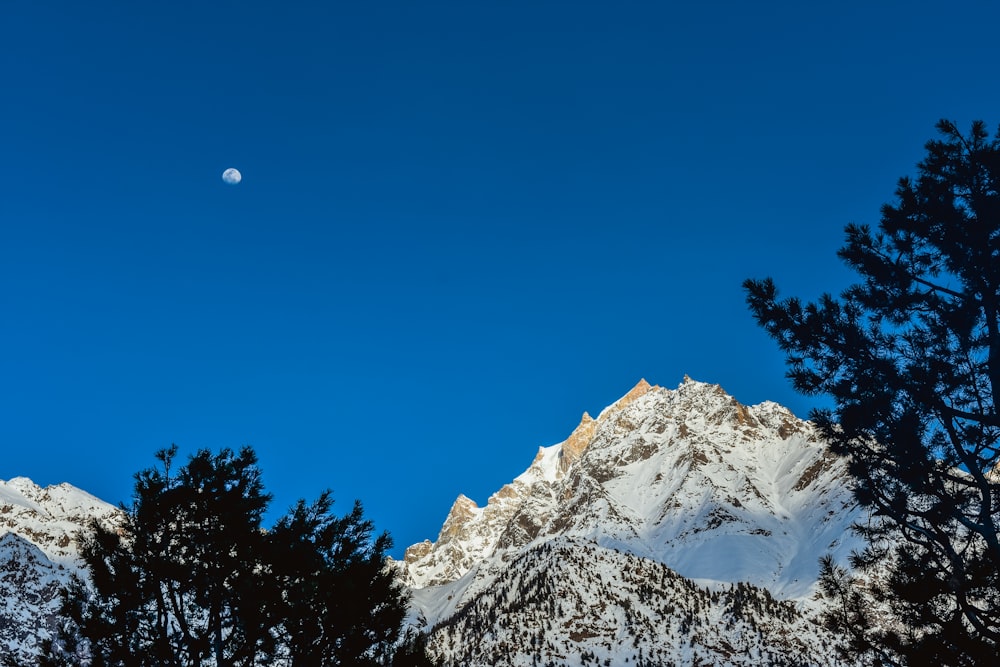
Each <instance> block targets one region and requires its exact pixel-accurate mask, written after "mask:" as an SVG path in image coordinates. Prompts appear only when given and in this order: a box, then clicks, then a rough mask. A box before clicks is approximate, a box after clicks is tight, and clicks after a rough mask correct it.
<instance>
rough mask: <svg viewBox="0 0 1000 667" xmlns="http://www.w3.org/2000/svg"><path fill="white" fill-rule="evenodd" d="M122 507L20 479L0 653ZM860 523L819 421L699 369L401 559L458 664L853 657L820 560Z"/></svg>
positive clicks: (50, 600)
mask: <svg viewBox="0 0 1000 667" xmlns="http://www.w3.org/2000/svg"><path fill="white" fill-rule="evenodd" d="M118 511H119V510H118V509H117V508H115V507H113V506H111V505H108V504H107V503H103V502H102V501H100V500H98V499H96V498H94V497H93V496H90V495H89V494H87V493H85V492H83V491H80V490H79V489H75V488H74V487H72V486H69V485H65V484H63V485H59V486H55V487H48V488H45V489H42V488H40V487H38V486H37V485H35V484H33V483H32V482H31V481H30V480H27V479H25V478H16V479H12V480H10V481H7V482H2V481H0V601H2V602H0V604H2V607H0V653H2V652H6V654H8V655H18V656H21V657H29V656H30V655H32V654H33V652H34V651H36V649H37V645H38V642H39V641H40V640H41V639H42V638H44V637H45V636H46V635H47V633H48V629H49V628H50V627H51V626H52V623H54V622H55V620H56V619H55V616H54V614H55V612H56V610H57V608H58V591H59V589H60V588H61V587H62V586H63V585H65V583H66V582H67V581H68V579H69V577H70V575H71V574H72V573H73V572H76V571H78V568H79V562H78V560H77V556H76V554H77V548H78V545H77V543H76V541H75V536H76V534H77V532H78V531H79V530H80V529H82V528H84V527H85V526H86V525H87V524H88V523H89V521H90V520H91V519H92V518H98V519H99V520H101V521H114V520H115V516H116V515H117V513H118ZM858 518H859V514H858V510H857V508H856V507H855V505H854V502H853V500H852V496H851V493H850V482H849V478H848V476H847V473H846V466H845V462H844V461H842V460H840V459H838V458H837V457H835V456H833V455H832V454H831V453H830V452H829V451H828V450H827V448H826V446H825V445H824V443H823V442H821V441H820V439H819V438H818V435H817V433H816V431H815V430H814V428H813V427H812V425H811V424H809V423H808V422H806V421H803V420H800V419H798V418H796V417H795V416H794V415H793V414H792V413H791V412H789V411H788V410H787V409H785V408H783V407H781V406H779V405H777V404H775V403H770V402H765V403H761V404H759V405H754V406H745V405H742V404H740V403H739V402H738V401H736V399H735V398H733V397H732V396H730V395H728V394H727V393H726V392H725V391H724V390H723V389H722V388H721V387H719V386H717V385H711V384H706V383H702V382H696V381H694V380H691V379H690V378H685V379H684V381H683V382H682V383H681V384H680V385H679V386H678V387H677V388H676V389H674V390H669V389H664V388H662V387H658V386H652V385H649V384H648V383H646V382H645V381H642V382H640V383H639V384H637V385H636V386H635V387H634V388H633V389H632V390H631V391H629V392H628V393H627V394H626V395H625V396H623V397H622V398H621V399H619V400H618V401H616V402H615V403H613V404H612V405H610V406H608V407H607V408H606V409H604V410H602V411H601V413H600V414H599V415H598V416H597V417H596V418H592V417H591V416H590V415H589V414H587V413H584V415H583V418H582V419H581V422H580V424H579V426H578V427H577V428H576V429H575V430H574V431H573V432H572V433H571V434H570V435H569V437H567V439H566V440H565V441H563V442H562V443H559V444H556V445H552V446H547V447H541V448H540V449H539V450H538V452H537V454H536V455H535V457H534V459H533V460H532V461H531V463H530V465H529V466H528V468H527V469H526V470H525V471H524V472H523V473H522V474H520V475H518V476H517V477H515V478H514V479H513V480H512V481H511V482H510V483H509V484H507V485H504V486H503V487H502V488H501V489H499V490H498V491H497V492H496V493H494V494H493V495H492V496H491V497H490V498H489V501H488V502H487V503H486V504H485V506H483V507H479V506H478V505H477V504H476V503H475V502H474V501H472V500H471V499H469V498H467V497H465V496H459V497H458V499H457V500H456V501H455V503H454V504H453V506H452V508H451V511H450V512H449V513H448V516H447V518H446V520H445V521H444V524H443V526H442V528H441V531H440V533H439V535H438V537H437V539H436V540H435V541H433V542H431V541H429V540H428V541H425V542H422V543H420V544H417V545H413V546H412V547H410V548H409V549H407V551H406V555H405V558H404V560H403V561H400V562H396V563H394V566H395V567H396V568H397V569H398V572H399V576H400V577H401V579H402V580H403V581H404V582H405V583H406V585H407V586H409V587H410V589H411V591H412V614H411V621H412V623H413V624H414V625H415V626H417V627H419V628H421V629H423V630H425V631H428V632H429V634H430V643H429V646H430V649H431V651H432V652H433V653H434V654H435V655H436V656H437V657H439V658H440V659H441V660H442V662H443V664H444V665H446V666H448V667H459V666H461V667H480V666H481V667H486V666H487V665H489V666H493V665H509V666H511V667H515V666H516V667H522V666H523V667H528V666H534V665H551V666H553V667H555V666H560V665H570V664H572V665H579V664H584V665H587V664H594V665H605V666H606V667H610V666H611V665H670V664H678V665H732V666H736V665H739V666H744V665H746V666H749V665H759V664H768V665H784V664H788V665H793V664H794V665H817V666H823V667H827V666H829V667H833V666H834V665H839V664H842V663H838V661H837V657H836V653H835V651H834V649H833V646H834V644H835V642H836V639H837V638H835V637H832V636H831V635H829V633H827V632H826V631H825V630H824V629H823V628H822V627H821V626H820V625H819V624H818V623H817V620H816V617H817V616H816V615H817V610H818V609H819V607H820V605H821V602H820V601H819V600H818V599H817V598H816V597H815V589H816V586H815V584H816V578H817V575H818V565H817V560H818V558H819V556H821V555H823V554H825V553H832V554H833V555H834V556H835V558H836V559H837V560H840V561H841V562H843V560H844V558H845V557H846V555H847V553H849V551H850V549H851V548H852V547H853V546H855V545H856V544H855V542H854V540H853V538H852V537H851V536H850V534H849V533H848V526H849V525H850V524H851V523H852V522H853V521H855V520H856V519H858Z"/></svg>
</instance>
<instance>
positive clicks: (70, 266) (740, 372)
mask: <svg viewBox="0 0 1000 667" xmlns="http://www.w3.org/2000/svg"><path fill="white" fill-rule="evenodd" d="M998 21H1000V8H998V6H997V5H996V4H995V3H992V2H986V1H981V2H972V1H961V0H960V1H957V2H951V3H947V6H945V5H943V4H942V3H940V2H934V3H931V2H912V1H911V2H837V3H826V2H817V3H802V2H762V3H745V2H704V3H685V4H681V3H673V2H622V3H599V2H546V1H545V0H540V1H539V0H536V1H533V2H509V1H505V2H420V3H417V2H386V1H382V2H379V1H376V2H365V3H344V2H309V3H302V2H291V3H273V2H249V1H244V2H177V3H156V4H154V3H124V2H92V3H78V2H69V1H68V0H67V1H65V2H44V3H42V2H20V1H15V2H11V3H7V4H6V5H5V7H4V19H3V21H2V22H0V347H2V350H3V351H2V353H0V447H2V452H3V454H2V456H0V478H2V479H8V478H10V477H14V476H18V475H24V476H28V477H31V478H32V479H34V480H35V481H36V482H38V483H41V484H52V483H58V482H61V481H68V482H71V483H72V484H75V485H77V486H79V487H81V488H84V489H86V490H88V491H90V492H91V493H94V494H95V495H98V496H99V497H102V498H104V499H105V500H108V501H111V502H118V501H124V500H128V498H129V495H130V492H131V484H132V474H133V473H134V472H136V471H137V470H139V469H140V468H143V467H147V466H149V465H151V464H152V463H153V456H152V455H153V452H154V451H155V450H157V449H159V448H162V447H166V446H168V445H170V443H172V442H176V443H177V444H178V445H179V446H180V447H181V451H182V452H183V453H184V454H190V453H191V452H193V451H194V450H195V449H196V448H199V447H211V448H219V447H223V446H229V447H239V446H241V445H244V444H249V445H252V446H253V447H254V448H255V449H256V450H257V452H258V454H259V455H260V458H261V464H262V468H263V471H264V476H265V484H266V485H267V487H268V489H269V490H270V491H271V492H273V493H274V494H275V505H274V507H275V510H276V512H280V511H283V510H284V509H285V508H287V507H288V506H290V505H291V504H292V503H293V502H294V501H295V500H296V499H297V498H299V497H307V498H313V497H315V496H316V495H318V494H319V493H320V491H322V490H323V489H325V488H332V489H333V490H334V493H335V496H336V497H337V498H338V499H339V500H340V508H341V510H343V511H346V509H347V508H348V507H349V504H350V501H352V500H353V499H354V498H360V499H361V500H362V502H363V503H364V504H365V507H366V511H367V513H368V515H369V517H370V518H372V519H373V520H374V521H375V523H376V526H377V527H378V528H379V529H385V530H389V531H390V532H391V533H392V535H393V537H394V538H395V540H396V543H397V549H396V550H395V553H397V554H398V553H400V552H401V551H402V548H403V547H405V546H406V545H408V544H410V543H413V542H415V541H418V540H421V539H423V538H431V539H433V538H434V537H436V534H437V530H438V529H439V528H440V525H441V522H442V520H443V519H444V517H445V515H446V513H447V511H448V508H449V507H450V504H451V502H452V501H453V500H454V498H455V497H456V496H457V495H458V494H459V493H465V494H466V495H468V496H470V497H471V498H473V499H474V500H476V501H478V502H480V503H484V502H485V501H486V499H487V497H488V495H489V494H490V493H491V492H493V491H495V490H497V489H498V488H499V487H500V486H501V485H502V484H503V483H505V482H507V481H510V480H511V479H512V478H513V477H514V476H516V475H517V474H519V473H520V472H521V471H522V470H523V469H524V468H525V467H527V465H528V464H529V463H530V461H531V459H532V457H533V456H534V454H535V451H536V449H537V447H539V446H542V445H549V444H554V443H556V442H558V441H560V440H562V439H563V438H564V437H565V436H566V435H568V434H569V432H570V431H571V430H572V428H573V427H574V426H575V425H576V423H577V422H578V420H579V418H580V415H581V413H582V412H583V411H584V410H588V411H590V412H591V413H592V414H596V412H597V411H599V410H600V409H601V408H602V407H604V406H605V405H607V404H608V403H610V402H612V401H614V400H615V399H616V398H618V397H619V396H621V395H622V394H624V393H625V392H626V391H627V390H628V389H629V388H630V387H631V386H632V385H634V384H635V383H636V382H637V381H638V380H639V379H640V378H642V377H645V378H646V379H647V380H649V381H650V382H652V383H656V384H661V385H664V386H668V387H673V386H675V385H676V384H678V383H679V382H680V381H681V379H682V377H683V375H684V374H689V375H691V376H692V377H693V378H695V379H698V380H704V381H709V382H716V383H719V384H721V385H722V386H723V387H725V388H726V389H727V390H728V391H729V392H730V393H732V394H733V395H735V396H736V397H737V398H738V399H740V400H741V401H743V402H744V403H756V402H759V401H762V400H768V399H770V400H776V401H779V402H781V403H784V404H786V405H788V406H789V407H791V408H792V409H793V410H795V411H796V412H797V413H799V414H800V415H802V416H805V415H806V414H807V412H808V410H809V408H810V406H812V405H813V401H812V400H811V399H807V398H804V397H801V396H797V395H795V394H794V393H793V392H792V391H791V390H790V388H789V387H788V384H787V381H786V380H785V379H784V367H783V363H782V358H781V355H780V354H779V353H778V352H777V350H776V349H775V346H774V344H773V343H772V342H771V341H770V340H769V339H768V338H767V336H766V335H765V334H764V333H763V332H761V331H760V330H759V329H758V328H757V327H756V326H755V324H754V323H753V321H752V319H751V318H750V316H749V314H748V312H747V310H746V307H745V306H744V303H743V294H742V291H741V288H740V283H741V282H742V281H743V280H744V279H745V278H748V277H764V276H768V275H770V276H773V277H774V278H775V279H776V281H777V282H778V284H779V286H780V287H782V288H783V291H784V293H786V294H796V295H800V296H803V297H806V298H813V297H815V296H818V295H819V294H821V293H822V292H824V291H829V292H838V291H840V290H841V289H842V288H843V287H845V286H846V285H847V284H848V283H849V281H850V280H851V278H852V276H851V275H850V274H849V273H847V272H846V271H845V270H844V269H843V268H842V267H841V265H840V263H839V261H838V260H837V259H836V257H835V251H836V249H837V248H838V247H839V245H840V243H841V241H842V238H843V227H844V225H846V224H847V223H849V222H868V223H872V224H875V223H877V220H878V210H879V206H880V205H881V204H882V203H884V202H886V201H889V200H891V198H892V195H893V191H894V188H895V183H896V180H897V179H898V177H900V176H903V175H905V174H910V173H913V169H914V164H915V163H916V162H917V161H918V160H919V159H920V158H921V156H922V153H923V148H922V146H923V144H924V142H925V141H926V140H928V139H930V138H932V137H933V136H934V129H933V125H934V123H935V122H936V121H937V120H938V119H940V118H950V119H953V120H956V121H958V122H959V123H960V124H961V125H962V126H963V127H967V126H968V124H969V123H970V122H971V121H972V120H973V119H976V118H981V119H983V120H985V121H986V122H987V123H988V125H990V127H991V128H995V127H996V126H997V123H998V122H1000V113H998V110H1000V87H998V86H997V85H996V82H997V79H996V66H997V63H1000V41H998V40H997V39H996V38H995V26H996V25H997V24H998ZM227 167H235V168H237V169H239V170H240V171H241V172H242V173H243V181H242V183H240V184H239V185H235V186H229V185H226V184H225V183H223V182H222V180H221V174H222V172H223V170H224V169H226V168H227Z"/></svg>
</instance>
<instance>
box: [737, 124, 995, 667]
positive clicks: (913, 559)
mask: <svg viewBox="0 0 1000 667" xmlns="http://www.w3.org/2000/svg"><path fill="white" fill-rule="evenodd" d="M937 128H938V130H939V132H940V133H941V139H940V140H935V141H930V142H928V143H927V144H926V150H927V154H926V157H925V158H924V159H923V161H921V162H920V163H919V165H918V175H917V177H916V178H915V179H910V178H903V179H901V180H900V181H899V185H898V188H897V190H896V198H897V199H896V202H895V203H894V204H887V205H885V206H883V208H882V216H881V222H880V224H879V227H878V230H877V231H872V230H871V229H870V228H869V227H867V226H860V225H853V224H852V225H849V226H847V228H846V233H847V240H846V245H845V246H844V247H843V248H842V249H841V250H840V251H839V253H838V254H839V256H840V257H841V259H843V260H844V261H845V262H846V263H847V264H848V265H849V266H850V267H851V268H852V269H854V270H855V271H856V272H857V273H858V274H859V275H860V278H861V280H860V282H858V283H857V284H855V285H853V286H850V287H849V288H848V289H847V290H845V291H844V292H843V293H842V295H841V297H840V298H839V299H837V298H834V297H831V296H829V295H825V296H823V297H821V298H820V299H819V300H818V302H816V303H808V304H802V303H801V302H800V301H799V300H798V299H794V298H789V299H782V300H779V299H778V293H777V290H776V288H775V286H774V283H773V282H772V281H771V280H770V279H766V280H748V281H746V282H745V283H744V287H745V289H746V290H747V302H748V304H749V306H750V309H751V311H752V312H753V315H754V317H755V318H756V319H757V321H758V322H759V323H760V325H761V326H763V327H764V328H765V329H766V330H767V331H768V332H769V333H770V334H771V335H772V336H773V337H774V338H775V339H777V341H778V344H779V346H780V347H781V349H782V350H783V351H784V352H785V353H786V355H787V363H788V367H789V370H788V376H789V377H790V378H791V380H792V382H793V384H794V386H795V388H796V389H798V390H799V391H801V392H804V393H806V394H811V395H817V394H826V395H828V396H830V397H832V399H833V401H834V406H835V407H834V408H833V409H832V410H817V411H814V413H813V415H812V418H813V419H814V420H815V422H816V423H817V424H818V425H819V427H820V428H821V429H822V432H823V434H824V435H825V437H826V438H827V439H828V440H829V441H830V443H831V444H832V446H833V447H834V449H835V451H837V452H839V453H841V454H844V455H846V456H848V457H849V459H850V463H851V468H850V469H851V473H852V475H853V476H854V477H855V479H856V489H857V491H856V495H857V499H858V501H859V502H860V503H861V504H862V505H863V506H865V507H868V508H869V509H870V513H871V519H870V521H869V522H866V523H864V524H863V525H859V526H857V527H856V529H857V530H858V531H859V532H860V534H861V535H863V536H864V537H865V538H867V544H868V547H867V548H866V549H865V550H864V551H862V552H861V553H858V554H855V557H854V565H855V566H857V567H858V568H860V571H862V572H864V571H866V569H867V571H869V572H875V571H877V570H878V568H879V567H880V564H881V567H882V568H883V569H882V572H884V573H886V578H885V579H881V580H879V579H875V580H872V581H868V582H867V583H866V584H865V587H862V586H860V585H859V580H857V579H855V578H853V577H852V575H850V574H849V573H847V572H844V571H843V570H840V569H838V568H836V567H834V566H833V564H832V563H829V562H827V563H825V564H824V572H825V574H826V577H825V584H826V586H827V591H828V593H829V594H831V595H832V596H833V597H834V598H836V599H837V600H838V601H839V602H840V603H841V604H840V606H839V607H838V608H837V609H838V610H839V611H838V612H837V613H834V614H832V615H831V619H830V620H831V622H832V623H834V624H838V623H839V625H840V626H841V627H842V629H845V630H850V631H851V633H852V641H851V645H850V650H851V651H852V652H853V653H855V654H865V655H866V656H867V657H868V658H869V659H871V660H872V661H874V662H877V663H878V662H881V663H885V664H891V663H894V662H899V663H903V664H944V665H973V664H985V663H983V662H982V660H984V659H986V658H990V659H993V658H996V657H997V654H998V648H1000V541H998V536H997V524H998V520H1000V485H998V481H1000V478H998V472H1000V468H998V466H997V464H998V457H1000V449H998V436H1000V415H998V414H997V411H996V405H995V401H994V397H995V395H996V392H997V391H998V390H1000V133H998V134H997V135H996V136H994V137H993V138H990V137H989V134H988V132H987V130H986V128H985V125H984V124H983V123H982V122H976V123H974V124H973V125H972V128H971V132H970V133H969V134H968V135H963V134H962V133H961V132H960V131H959V130H958V129H957V127H956V126H955V124H954V123H952V122H948V121H941V122H940V123H938V125H937ZM872 609H880V610H881V611H883V612H886V613H888V617H887V618H883V619H882V621H881V622H880V623H878V624H876V625H874V626H870V627H869V628H868V629H867V630H865V629H864V628H863V627H862V624H863V623H865V622H866V614H868V613H870V612H871V610H872ZM838 618H839V619H840V620H839V621H838V620H837V619H838ZM867 620H871V619H867ZM852 626H853V627H852Z"/></svg>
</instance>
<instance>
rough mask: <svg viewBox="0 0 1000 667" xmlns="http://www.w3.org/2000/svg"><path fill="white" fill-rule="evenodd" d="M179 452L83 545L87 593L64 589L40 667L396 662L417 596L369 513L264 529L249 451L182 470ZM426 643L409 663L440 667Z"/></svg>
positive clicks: (306, 514) (324, 502) (299, 512)
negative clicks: (113, 521)
mask: <svg viewBox="0 0 1000 667" xmlns="http://www.w3.org/2000/svg"><path fill="white" fill-rule="evenodd" d="M176 452H177V448H176V447H171V448H170V449H168V450H163V451H160V452H158V453H157V459H158V460H159V461H160V466H159V467H157V468H151V469H148V470H144V471H142V472H140V473H139V474H138V475H136V484H135V494H134V498H133V503H132V505H131V506H130V507H124V508H123V509H124V512H125V514H124V519H123V521H122V524H121V525H120V527H118V528H116V529H113V530H112V529H107V528H104V527H102V526H100V525H96V524H95V525H94V526H93V533H92V534H91V535H90V536H89V537H87V538H86V539H84V540H83V548H82V557H83V559H84V561H85V563H86V565H87V567H88V569H89V571H90V585H87V584H85V583H84V582H82V581H77V582H75V584H74V585H73V586H72V587H71V588H70V590H68V591H67V593H66V597H65V603H64V605H63V613H64V614H65V615H66V617H67V618H68V622H67V624H66V627H65V629H64V631H63V632H62V633H61V636H60V637H58V638H57V639H55V640H53V641H51V642H48V643H47V644H46V646H45V652H44V655H43V656H42V658H41V660H40V663H41V664H42V665H46V666H50V667H57V666H66V665H88V666H89V667H129V666H133V665H134V666H136V667H138V666H154V665H155V666H164V667H174V666H176V667H201V666H203V665H204V666H212V667H254V666H257V665H277V666H288V667H302V666H313V665H316V666H319V665H324V666H325V665H388V664H391V660H392V657H393V653H394V651H395V647H396V644H397V641H398V640H399V639H400V632H401V627H402V622H403V617H404V614H405V612H406V604H407V598H406V595H405V593H404V591H403V589H402V587H401V586H400V585H399V584H398V583H396V581H395V580H394V578H393V576H392V574H391V573H390V572H389V571H388V570H387V569H386V567H385V553H386V550H387V549H388V548H389V546H390V544H391V543H390V540H389V537H388V535H385V534H383V535H381V536H378V537H375V538H374V539H373V536H372V532H373V527H372V524H371V522H369V521H367V520H366V519H365V518H364V515H363V512H362V508H361V505H360V504H357V503H356V504H355V506H354V508H353V510H352V511H351V512H350V513H349V514H347V515H346V516H344V517H336V516H334V515H333V514H332V513H331V508H332V500H331V497H330V494H329V493H328V492H327V493H324V494H323V495H321V496H320V498H319V499H318V500H317V501H316V502H315V503H313V504H311V505H306V504H305V503H304V502H302V501H300V502H299V503H298V504H297V505H296V506H295V507H294V508H293V509H292V510H291V512H290V513H289V514H288V515H287V516H285V517H284V518H282V519H281V520H280V521H278V523H277V525H276V526H275V527H274V529H273V530H263V528H262V525H261V521H262V518H263V515H264V512H265V510H266V508H267V504H268V502H269V501H270V496H269V495H267V494H266V493H264V490H263V485H262V483H261V476H260V471H259V469H258V467H257V457H256V455H255V454H254V452H253V450H251V449H250V448H243V449H241V450H240V451H239V452H238V453H234V452H233V451H231V450H229V449H223V450H222V451H221V452H220V453H218V454H216V455H213V454H212V453H211V452H209V451H208V450H201V451H199V452H197V453H196V454H195V455H194V456H192V457H191V459H190V460H189V461H188V464H187V465H186V466H183V467H181V468H180V469H179V470H177V471H176V473H175V472H174V471H173V470H172V464H173V460H174V456H175V455H176ZM417 642H418V640H417V639H416V638H410V639H409V641H408V642H407V643H406V644H405V646H406V647H407V648H406V653H405V655H406V657H407V660H409V662H404V663H401V664H406V665H417V664H430V662H429V661H426V662H423V663H421V662H419V659H420V658H421V657H422V658H423V659H424V660H426V656H424V655H420V654H418V652H419V651H422V650H423V648H424V647H423V644H419V645H418V644H417ZM415 646H416V647H417V648H414V647H415Z"/></svg>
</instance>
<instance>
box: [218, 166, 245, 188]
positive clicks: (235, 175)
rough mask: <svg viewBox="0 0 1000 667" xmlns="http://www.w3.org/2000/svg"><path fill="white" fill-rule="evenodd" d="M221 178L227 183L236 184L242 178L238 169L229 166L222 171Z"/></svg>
mask: <svg viewBox="0 0 1000 667" xmlns="http://www.w3.org/2000/svg"><path fill="white" fill-rule="evenodd" d="M222 180H223V181H225V182H226V183H228V184H229V185H236V184H237V183H239V182H240V181H242V180H243V174H241V173H240V172H239V170H238V169H233V168H232V167H230V168H229V169H226V170H225V171H224V172H222Z"/></svg>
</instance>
